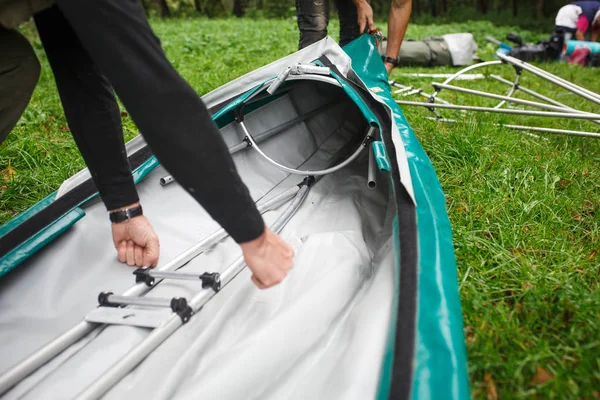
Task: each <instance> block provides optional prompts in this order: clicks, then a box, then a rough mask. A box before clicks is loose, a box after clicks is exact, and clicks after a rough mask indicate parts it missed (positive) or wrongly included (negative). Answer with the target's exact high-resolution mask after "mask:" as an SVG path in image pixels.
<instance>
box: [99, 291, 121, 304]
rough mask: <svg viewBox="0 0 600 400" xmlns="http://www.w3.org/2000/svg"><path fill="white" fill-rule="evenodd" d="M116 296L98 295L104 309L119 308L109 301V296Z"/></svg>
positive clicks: (107, 293) (108, 294)
mask: <svg viewBox="0 0 600 400" xmlns="http://www.w3.org/2000/svg"><path fill="white" fill-rule="evenodd" d="M112 294H114V293H113V292H100V294H99V295H98V304H100V305H101V306H103V307H119V305H118V304H115V303H111V302H109V301H108V296H110V295H112Z"/></svg>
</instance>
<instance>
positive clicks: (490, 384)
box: [484, 374, 498, 400]
mask: <svg viewBox="0 0 600 400" xmlns="http://www.w3.org/2000/svg"><path fill="white" fill-rule="evenodd" d="M484 381H485V383H486V384H487V395H486V397H487V399H488V400H498V391H497V390H496V384H495V383H494V380H493V379H492V375H490V374H485V377H484Z"/></svg>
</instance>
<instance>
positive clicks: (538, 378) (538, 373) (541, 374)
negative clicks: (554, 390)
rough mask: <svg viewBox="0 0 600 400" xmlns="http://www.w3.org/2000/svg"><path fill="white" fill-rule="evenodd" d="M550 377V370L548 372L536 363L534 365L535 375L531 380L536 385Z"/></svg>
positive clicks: (552, 376) (551, 375)
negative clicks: (535, 365)
mask: <svg viewBox="0 0 600 400" xmlns="http://www.w3.org/2000/svg"><path fill="white" fill-rule="evenodd" d="M552 378H554V375H553V374H552V372H549V371H547V370H545V369H544V368H542V367H540V366H539V365H538V366H537V367H535V376H534V377H533V380H532V382H533V383H535V384H536V385H542V384H544V383H546V382H548V381H549V380H550V379H552Z"/></svg>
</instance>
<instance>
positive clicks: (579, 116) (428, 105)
mask: <svg viewBox="0 0 600 400" xmlns="http://www.w3.org/2000/svg"><path fill="white" fill-rule="evenodd" d="M396 103H398V104H400V105H405V106H417V107H426V108H432V107H436V108H447V109H452V110H468V111H481V112H491V113H498V114H517V115H530V116H537V117H554V118H571V119H586V120H595V119H598V116H597V115H596V114H590V115H588V114H575V113H560V112H552V111H530V110H510V109H505V108H492V107H476V106H463V105H455V104H435V103H420V102H418V101H403V100H396Z"/></svg>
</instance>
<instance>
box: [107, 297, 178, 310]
mask: <svg viewBox="0 0 600 400" xmlns="http://www.w3.org/2000/svg"><path fill="white" fill-rule="evenodd" d="M106 301H107V302H108V303H110V304H123V305H127V306H146V307H171V299H165V298H159V297H137V296H118V295H114V294H110V295H108V296H107V298H106Z"/></svg>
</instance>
